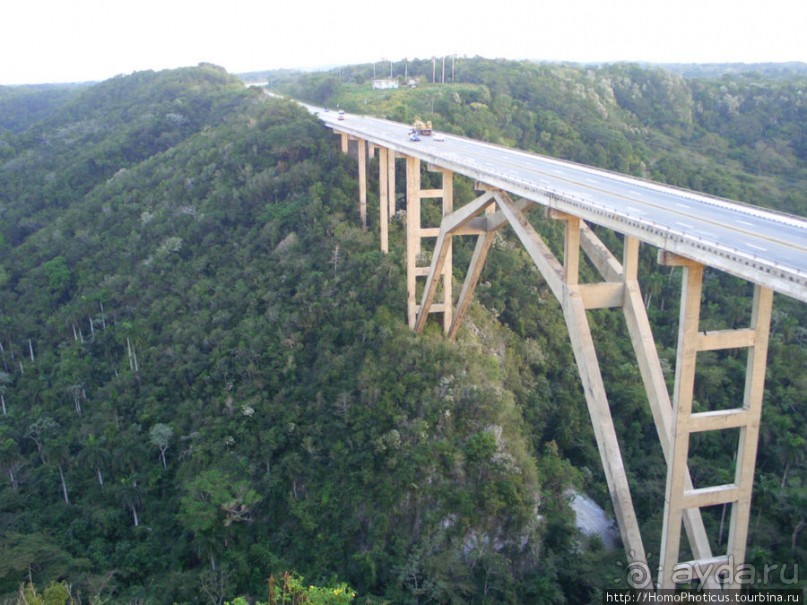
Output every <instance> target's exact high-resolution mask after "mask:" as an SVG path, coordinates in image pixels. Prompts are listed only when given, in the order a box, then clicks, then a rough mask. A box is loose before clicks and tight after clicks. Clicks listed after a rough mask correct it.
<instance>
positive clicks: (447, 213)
mask: <svg viewBox="0 0 807 605" xmlns="http://www.w3.org/2000/svg"><path fill="white" fill-rule="evenodd" d="M341 136H342V140H341V143H342V150H343V151H344V152H345V153H347V149H348V140H349V137H348V135H346V134H344V133H341ZM363 143H364V141H360V143H359V154H358V155H359V187H360V192H359V193H360V213H361V216H362V224H363V226H365V227H366V154H367V151H366V147H365V146H364V145H363ZM370 153H371V154H372V153H373V149H372V148H371V152H370ZM371 157H372V155H371ZM395 157H396V155H395V152H394V151H393V150H391V149H385V148H383V147H382V148H380V151H379V167H380V171H381V174H380V206H381V208H380V222H381V248H382V250H383V251H384V252H386V251H388V247H389V244H388V230H387V223H388V221H389V220H390V218H391V217H392V216H393V215H394V212H395ZM406 167H407V170H406V181H407V185H406V192H407V196H406V198H407V221H406V267H407V314H408V320H409V325H410V326H411V327H412V328H413V329H414V330H415V331H418V332H419V331H422V330H423V329H424V327H425V324H426V321H427V319H428V316H429V314H430V313H435V312H442V313H443V329H444V330H445V331H446V332H447V334H448V336H449V338H455V337H456V335H457V331H458V329H459V326H460V324H461V322H462V320H463V318H464V315H465V313H466V310H467V308H468V305H469V304H470V301H471V299H472V296H473V291H474V289H475V287H476V285H477V283H478V280H479V276H480V273H481V270H482V268H483V266H484V263H485V260H486V258H487V254H488V252H489V250H490V247H491V244H492V241H493V237H494V236H495V233H496V232H497V231H498V230H499V229H500V228H501V227H503V226H505V225H510V227H511V228H512V229H513V231H514V232H515V233H516V235H517V236H518V238H519V239H520V240H521V243H522V244H523V245H524V247H525V249H526V251H527V252H528V254H529V256H530V257H531V259H532V260H533V262H534V264H535V265H536V267H537V268H538V270H539V272H540V273H541V275H542V277H543V278H544V279H545V281H546V283H547V285H548V286H549V288H550V290H551V291H552V293H553V294H554V295H555V297H556V298H557V300H558V301H559V303H560V306H561V310H562V312H563V315H564V318H565V320H566V325H567V328H568V330H569V335H570V340H571V344H572V349H573V352H574V355H575V360H576V362H577V366H578V371H579V373H580V377H581V381H582V383H583V387H584V393H585V397H586V403H587V406H588V410H589V415H590V417H591V421H592V425H593V427H594V433H595V437H596V440H597V446H598V449H599V452H600V457H601V460H602V463H603V467H604V470H605V474H606V479H607V482H608V487H609V491H610V495H611V499H612V502H613V505H614V511H615V514H616V517H617V520H618V522H619V528H620V533H621V536H622V541H623V544H624V547H625V551H626V554H627V556H628V560H629V564H630V566H631V567H630V568H631V569H633V570H637V569H641V570H644V571H645V572H646V573H643V574H639V575H637V576H636V577H634V578H633V580H637V581H636V582H634V584H633V585H634V587H635V588H650V587H653V586H654V584H653V579H652V573H651V572H650V568H649V566H648V565H647V557H646V555H645V551H644V547H643V544H642V539H641V535H640V532H639V527H638V522H637V520H636V516H635V512H634V508H633V504H632V500H631V495H630V490H629V488H628V483H627V476H626V473H625V468H624V465H623V461H622V457H621V454H620V451H619V444H618V441H617V438H616V433H615V431H614V426H613V420H612V417H611V414H610V408H609V406H608V401H607V396H606V393H605V389H604V385H603V380H602V376H601V374H600V369H599V362H598V360H597V355H596V350H595V346H594V342H593V339H592V335H591V330H590V327H589V323H588V317H587V314H586V311H587V310H589V309H598V308H621V309H622V310H623V312H624V315H625V319H626V322H627V328H628V332H629V334H630V338H631V342H632V344H633V347H634V351H635V354H636V357H637V363H638V366H639V370H640V374H641V377H642V382H643V384H644V387H645V392H646V395H647V398H648V401H649V405H650V409H651V412H652V414H653V419H654V422H655V425H656V430H657V432H658V436H659V441H660V443H661V448H662V451H663V453H664V457H665V459H666V462H667V481H666V489H665V508H664V518H663V523H664V525H663V529H662V544H661V556H660V562H659V566H658V583H657V584H656V586H657V587H660V588H673V587H675V585H676V584H678V583H683V582H691V581H693V580H696V579H697V580H700V582H701V583H702V584H703V585H704V586H705V587H707V588H715V587H719V586H721V585H722V586H724V587H727V588H739V587H740V584H739V577H738V574H737V569H738V567H739V566H740V565H742V563H743V560H744V557H745V546H746V540H747V534H748V522H749V516H750V504H751V493H752V489H753V477H754V465H755V460H756V452H757V442H758V436H759V422H760V417H761V409H762V399H763V390H764V380H765V368H766V361H767V350H768V338H769V331H770V320H771V307H772V300H773V293H772V291H771V290H770V289H768V288H764V287H761V286H759V285H756V286H755V290H754V301H753V307H752V318H751V326H750V327H749V328H743V329H735V330H720V331H715V332H701V331H700V330H699V321H700V303H701V293H702V280H703V269H704V267H703V266H702V265H700V264H699V263H697V262H694V261H691V260H688V259H686V258H683V257H680V256H677V255H675V254H672V253H668V252H663V251H662V252H660V254H659V262H660V263H661V264H663V265H666V266H677V267H683V271H684V277H683V285H682V292H681V310H680V318H679V335H678V345H677V359H676V372H675V385H674V392H673V396H672V398H671V397H670V394H669V391H668V389H667V385H666V381H665V377H664V374H663V371H662V366H661V362H660V359H659V355H658V351H657V349H656V345H655V340H654V338H653V334H652V330H651V326H650V322H649V319H648V316H647V312H646V309H645V306H644V302H643V300H642V296H641V291H640V288H639V282H638V278H637V272H638V264H639V257H638V251H639V241H638V240H636V239H635V238H631V237H627V236H626V237H625V238H624V247H623V248H624V249H623V259H622V263H620V262H619V261H618V260H617V259H616V258H615V257H614V256H613V255H612V254H611V252H610V251H609V250H608V248H607V247H606V246H605V245H604V244H603V243H602V242H601V241H600V240H599V238H597V237H596V235H595V234H594V233H593V232H592V231H591V230H590V229H589V227H588V226H587V225H586V224H585V222H583V221H582V220H581V219H580V218H579V217H576V216H573V215H569V214H565V213H562V212H558V211H555V210H553V209H551V205H552V204H551V200H547V202H546V206H547V215H548V216H549V217H550V218H554V219H559V220H563V221H564V222H565V238H564V251H563V263H561V262H559V261H558V259H557V258H555V256H554V255H553V253H552V251H551V250H550V248H549V247H548V246H547V245H546V244H545V243H544V241H543V240H542V239H541V237H540V235H539V234H538V233H537V232H536V231H535V230H534V228H533V227H532V226H531V225H530V223H529V222H528V221H527V219H526V218H525V216H524V214H523V212H524V211H526V210H529V209H531V208H534V207H536V206H537V205H538V202H534V201H528V200H520V201H518V202H514V201H513V200H511V199H510V197H509V195H508V194H507V193H506V192H504V191H502V190H499V189H496V188H495V187H490V186H485V185H484V184H479V183H478V184H477V189H480V190H483V191H485V193H483V194H482V195H481V196H480V197H478V198H476V199H475V200H474V201H472V202H470V203H469V204H467V205H465V206H464V207H463V208H460V209H459V210H457V211H456V212H453V182H452V173H451V172H450V171H448V170H443V169H439V171H440V172H442V175H443V184H442V187H441V188H440V189H431V190H423V189H421V162H420V160H418V159H417V158H413V157H406ZM426 198H442V202H443V207H442V210H443V212H442V215H443V219H442V222H441V225H440V228H439V229H435V228H429V227H426V228H424V227H423V226H422V225H421V220H422V219H421V200H422V199H426ZM497 208H498V209H497ZM482 213H484V216H482ZM455 235H476V236H478V237H477V243H476V247H475V249H474V253H473V256H472V258H471V262H470V266H469V269H468V271H467V274H466V279H465V283H464V284H463V288H462V291H461V293H460V295H459V299H458V301H457V305H456V308H455V307H454V305H453V298H452V293H451V276H452V259H451V256H452V254H451V246H452V237H453V236H455ZM431 237H433V238H436V243H435V248H434V251H433V254H432V258H431V264H430V265H429V266H428V267H425V266H419V265H418V259H419V256H420V254H421V243H422V240H423V239H424V238H431ZM581 249H582V250H583V251H584V252H585V253H586V255H587V256H588V258H589V259H590V261H591V263H592V264H593V265H594V267H595V268H596V269H597V271H598V272H599V273H600V275H601V276H602V277H603V279H604V281H603V282H599V283H592V284H580V283H579V261H580V250H581ZM421 277H426V284H425V286H424V288H423V290H422V298H421V302H420V304H418V303H417V295H418V281H417V280H418V278H421ZM439 284H442V286H443V288H442V302H438V303H434V302H433V301H434V299H435V297H436V295H437V292H438V285H439ZM736 348H748V360H747V365H746V378H745V388H744V394H743V404H742V407H741V408H734V409H729V410H719V411H707V412H696V413H693V411H692V407H693V393H694V379H695V367H696V362H697V353H698V352H700V351H712V350H722V349H736ZM725 429H738V430H739V441H738V447H737V455H736V466H735V473H734V481H733V483H730V484H726V485H717V486H709V487H699V488H695V486H694V485H693V482H692V479H691V476H690V473H689V468H688V456H689V445H690V436H691V434H693V433H699V432H707V431H717V430H725ZM719 504H723V505H728V504H731V505H732V512H731V520H730V529H729V538H728V546H727V551H726V554H725V555H720V556H713V554H712V551H711V547H710V544H709V539H708V536H707V533H706V530H705V526H704V523H703V518H702V516H701V511H700V509H701V508H702V507H706V506H713V505H719ZM682 523H683V526H684V528H685V530H686V533H687V538H688V543H689V548H690V550H691V551H692V554H693V556H694V559H693V560H691V561H685V562H680V561H679V556H680V551H681V525H682ZM637 564H639V565H641V566H642V567H639V568H637V567H635V565H637ZM716 571H720V572H724V571H727V572H728V573H729V577H728V578H723V577H717V574H716V573H715V572H716Z"/></svg>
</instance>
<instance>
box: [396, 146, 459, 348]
mask: <svg viewBox="0 0 807 605" xmlns="http://www.w3.org/2000/svg"><path fill="white" fill-rule="evenodd" d="M435 172H439V173H440V174H441V176H442V186H441V187H440V188H439V189H421V161H420V160H419V159H417V158H413V157H409V156H407V157H406V291H407V315H408V319H409V326H410V327H411V328H413V329H414V327H415V323H416V321H417V316H418V313H419V312H420V310H421V307H420V306H419V305H418V304H417V292H418V287H417V286H418V278H423V277H427V276H429V279H428V280H427V281H428V285H427V287H428V288H431V291H432V297H433V296H434V294H435V292H436V290H437V285H438V282H439V285H440V286H441V289H442V294H441V298H442V302H440V303H437V304H431V302H430V304H429V306H428V308H427V309H426V311H425V313H424V314H428V313H442V314H443V330H444V331H445V332H448V330H449V327H450V326H451V320H452V313H453V304H452V300H453V295H452V281H451V277H452V246H451V241H450V238H449V241H445V238H444V239H443V241H444V243H443V244H441V246H440V254H441V257H442V268H441V270H440V271H439V272H438V273H437V274H436V276H435V275H433V274H432V275H430V270H429V267H428V266H425V265H419V264H418V263H419V260H420V256H421V249H422V245H421V244H422V241H423V239H424V238H438V239H439V232H440V229H439V228H435V227H423V225H422V224H421V221H422V217H421V214H422V213H421V200H424V199H430V198H438V199H440V200H442V216H443V217H445V216H448V215H449V214H450V213H451V212H452V210H453V206H454V179H453V176H454V173H453V172H451V171H450V170H442V169H437V170H435ZM436 253H437V250H436V249H435V254H436Z"/></svg>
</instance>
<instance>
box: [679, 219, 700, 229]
mask: <svg viewBox="0 0 807 605" xmlns="http://www.w3.org/2000/svg"><path fill="white" fill-rule="evenodd" d="M675 224H676V225H681V226H682V227H686V228H687V229H694V228H695V227H693V226H692V225H690V224H688V223H682V222H681V221H675Z"/></svg>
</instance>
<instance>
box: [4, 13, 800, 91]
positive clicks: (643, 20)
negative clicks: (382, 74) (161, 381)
mask: <svg viewBox="0 0 807 605" xmlns="http://www.w3.org/2000/svg"><path fill="white" fill-rule="evenodd" d="M805 26H807V0H754V1H750V0H665V1H659V0H408V1H407V2H384V1H383V0H382V1H378V0H365V1H359V0H333V1H330V2H323V1H322V0H261V1H258V0H226V1H222V2H211V1H210V0H137V1H134V0H6V2H4V6H3V9H2V11H0V84H22V83H39V82H75V81H86V80H103V79H106V78H110V77H112V76H115V75H118V74H128V73H131V72H133V71H139V70H143V69H155V70H157V69H165V68H173V67H180V66H186V65H196V64H197V63H200V62H203V61H206V62H211V63H215V64H217V65H221V66H223V67H225V68H226V69H227V70H228V71H229V72H231V73H240V72H245V71H256V70H262V69H273V68H280V67H287V68H311V67H321V66H328V65H337V64H352V63H367V62H371V61H380V60H381V59H391V60H393V61H399V60H401V59H404V58H430V57H432V56H444V55H449V54H457V55H459V56H462V55H466V56H476V55H480V56H483V57H491V58H496V57H506V58H511V59H537V60H547V61H578V62H594V61H605V62H611V61H648V62H655V63H664V62H667V63H669V62H676V63H682V62H687V63H689V62H693V63H709V62H746V63H751V62H760V61H777V62H781V61H805V62H807V28H806V27H805Z"/></svg>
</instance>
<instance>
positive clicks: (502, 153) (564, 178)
mask: <svg viewBox="0 0 807 605" xmlns="http://www.w3.org/2000/svg"><path fill="white" fill-rule="evenodd" d="M308 108H309V110H311V111H312V112H315V113H317V114H318V116H319V118H320V119H321V120H322V121H323V122H324V123H325V124H326V125H327V126H329V127H331V128H333V129H334V130H337V131H341V132H346V133H348V134H350V135H353V136H356V137H359V138H363V139H366V140H368V141H370V142H374V143H376V144H378V145H382V146H385V147H388V148H390V149H394V150H395V151H397V152H399V153H403V154H406V155H411V156H414V157H418V158H420V159H421V160H424V161H427V162H430V163H433V164H436V165H439V166H442V167H445V168H449V169H451V170H453V171H454V172H457V173H459V174H464V175H466V176H469V177H471V178H474V179H477V180H480V181H482V182H485V183H488V184H491V185H494V186H499V187H501V188H502V189H505V190H507V191H510V192H512V193H515V194H517V195H519V196H521V197H525V198H527V199H533V200H534V201H536V202H538V203H541V204H544V205H549V206H552V207H555V208H557V209H559V210H562V211H566V212H570V213H571V214H575V215H577V216H580V217H581V218H583V219H584V220H587V221H589V222H592V223H594V224H601V225H605V226H607V227H609V228H612V229H614V230H615V231H618V232H621V233H625V234H627V235H632V236H635V237H638V238H639V239H640V240H641V241H644V242H648V243H651V244H653V245H655V246H658V247H659V248H662V249H664V250H669V251H672V252H676V253H678V254H681V255H683V256H686V257H688V258H692V259H694V260H697V261H699V262H702V263H703V264H705V265H709V266H713V267H717V268H720V269H722V270H725V271H727V272H728V273H732V274H734V275H737V276H739V277H743V278H745V279H749V280H750V281H753V282H754V283H759V284H761V285H765V286H767V287H770V288H772V289H773V290H775V291H778V292H782V293H784V294H787V295H790V296H793V297H794V298H797V299H799V300H802V301H805V302H807V220H805V219H803V218H801V217H796V216H792V215H787V214H783V213H776V212H772V211H768V210H763V209H761V208H757V207H754V206H750V205H745V204H740V203H738V202H733V201H729V200H724V199H721V198H716V197H711V196H708V195H704V194H701V193H697V192H694V191H689V190H685V189H678V188H675V187H670V186H667V185H662V184H659V183H654V182H651V181H646V180H642V179H639V178H636V177H630V176H626V175H622V174H618V173H614V172H609V171H606V170H600V169H595V168H591V167H588V166H583V165H580V164H575V163H572V162H566V161H561V160H556V159H553V158H549V157H546V156H540V155H537V154H532V153H527V152H523V151H519V150H516V149H510V148H506V147H501V146H498V145H493V144H490V143H485V142H481V141H476V140H472V139H467V138H464V137H459V136H454V135H449V134H443V136H442V137H441V138H442V139H443V140H437V139H436V138H435V137H433V136H432V137H427V136H424V137H421V139H420V141H417V142H414V141H410V140H409V136H408V133H409V128H410V127H409V126H408V125H405V124H400V123H397V122H391V121H388V120H383V119H379V118H373V117H369V116H361V115H355V114H344V116H343V118H344V119H342V120H340V119H339V117H338V115H337V113H335V112H328V111H323V110H322V109H320V108H316V107H311V106H308ZM441 134H442V133H441Z"/></svg>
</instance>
